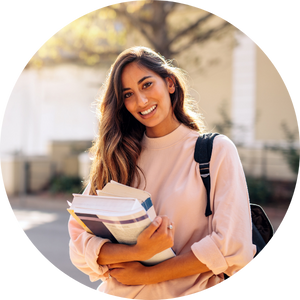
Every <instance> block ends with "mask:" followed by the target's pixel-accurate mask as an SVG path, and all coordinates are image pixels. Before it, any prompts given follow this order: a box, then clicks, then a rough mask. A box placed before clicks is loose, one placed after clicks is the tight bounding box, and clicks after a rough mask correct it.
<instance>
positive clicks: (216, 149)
mask: <svg viewBox="0 0 300 300" xmlns="http://www.w3.org/2000/svg"><path fill="white" fill-rule="evenodd" d="M210 176H211V193H210V197H211V207H212V212H213V214H212V215H211V216H210V217H209V218H210V219H211V222H210V227H211V228H210V234H209V235H208V236H206V237H204V238H203V239H201V240H200V241H199V242H196V243H194V244H193V245H192V247H191V249H192V251H193V253H194V255H195V256H196V257H197V258H198V259H199V260H200V261H201V262H202V263H204V264H205V265H207V267H208V268H209V269H211V270H212V272H213V273H214V274H216V275H217V274H220V273H223V272H224V273H226V274H227V275H229V276H231V275H233V274H234V273H236V272H237V271H238V270H240V269H241V268H243V267H244V266H245V265H246V264H247V263H249V262H250V261H251V260H252V258H253V255H254V254H255V251H256V247H255V245H253V244H252V227H251V226H252V224H251V214H250V204H249V197H248V190H247V185H246V180H245V175H244V171H243V168H242V165H241V162H240V159H239V156H238V152H237V149H236V147H235V146H234V144H233V143H232V142H231V141H230V140H229V139H228V138H227V137H225V136H223V135H220V136H218V137H216V138H215V141H214V145H213V152H212V157H211V163H210Z"/></svg>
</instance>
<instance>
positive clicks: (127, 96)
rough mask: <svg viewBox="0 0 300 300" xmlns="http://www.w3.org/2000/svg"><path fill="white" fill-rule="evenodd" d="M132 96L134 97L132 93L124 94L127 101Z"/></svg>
mask: <svg viewBox="0 0 300 300" xmlns="http://www.w3.org/2000/svg"><path fill="white" fill-rule="evenodd" d="M131 95H132V93H126V94H124V98H125V99H126V98H129V97H130V96H131Z"/></svg>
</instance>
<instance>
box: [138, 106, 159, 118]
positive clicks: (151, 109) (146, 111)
mask: <svg viewBox="0 0 300 300" xmlns="http://www.w3.org/2000/svg"><path fill="white" fill-rule="evenodd" d="M155 108H156V105H153V106H152V107H151V108H149V109H147V110H145V111H141V114H142V115H143V116H144V115H148V114H150V113H151V112H152V111H153V110H154V109H155Z"/></svg>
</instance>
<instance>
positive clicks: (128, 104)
mask: <svg viewBox="0 0 300 300" xmlns="http://www.w3.org/2000/svg"><path fill="white" fill-rule="evenodd" d="M124 105H125V107H126V109H127V110H128V111H129V112H130V113H131V114H133V113H134V103H133V102H132V101H125V102H124Z"/></svg>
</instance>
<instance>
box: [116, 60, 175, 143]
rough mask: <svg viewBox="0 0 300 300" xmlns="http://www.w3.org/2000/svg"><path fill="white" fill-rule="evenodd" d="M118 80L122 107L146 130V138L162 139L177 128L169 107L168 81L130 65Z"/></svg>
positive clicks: (173, 89)
mask: <svg viewBox="0 0 300 300" xmlns="http://www.w3.org/2000/svg"><path fill="white" fill-rule="evenodd" d="M121 80H122V89H123V99H124V105H125V107H126V109H127V110H128V111H129V112H130V113H131V114H132V115H133V116H134V117H135V118H136V119H137V120H138V121H139V122H141V123H142V124H143V125H145V126H146V134H147V136H148V137H160V136H164V135H166V134H168V133H170V132H172V131H173V130H175V129H176V128H177V127H178V126H179V122H178V121H177V119H176V117H175V116H174V114H173V109H172V106H171V99H170V94H172V93H174V91H175V86H174V83H173V81H172V80H171V79H170V78H167V79H162V78H161V77H160V76H159V75H158V74H156V73H155V72H153V71H151V70H149V69H147V68H145V67H143V66H140V65H138V64H136V63H130V64H128V65H126V66H125V68H124V70H123V73H122V76H121Z"/></svg>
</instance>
